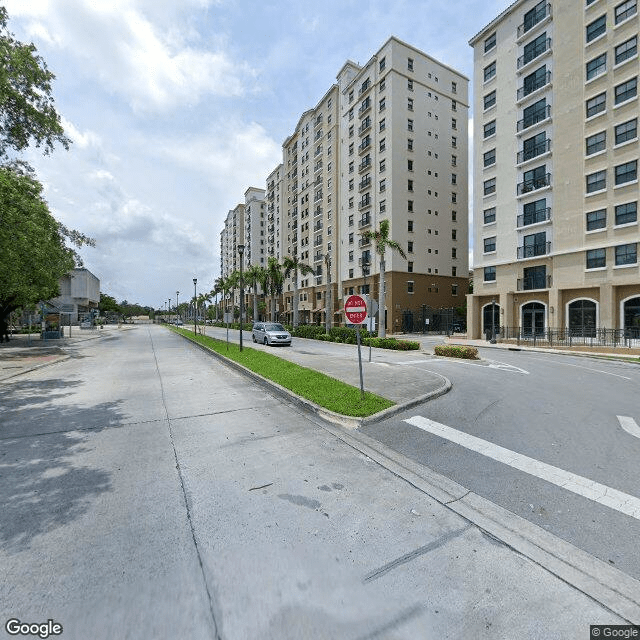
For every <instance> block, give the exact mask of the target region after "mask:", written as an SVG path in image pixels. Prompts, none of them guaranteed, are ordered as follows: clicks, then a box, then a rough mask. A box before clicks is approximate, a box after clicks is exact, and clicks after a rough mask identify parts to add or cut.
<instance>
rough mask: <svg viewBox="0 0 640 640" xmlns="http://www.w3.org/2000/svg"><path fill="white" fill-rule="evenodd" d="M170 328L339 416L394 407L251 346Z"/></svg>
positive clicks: (352, 415)
mask: <svg viewBox="0 0 640 640" xmlns="http://www.w3.org/2000/svg"><path fill="white" fill-rule="evenodd" d="M170 328H171V330H172V331H175V332H176V333H179V334H180V335H182V336H184V337H185V338H187V339H189V340H191V341H193V342H197V343H199V344H201V345H203V346H205V347H207V348H208V349H211V350H212V351H215V352H216V353H219V354H220V355H222V356H224V357H225V358H229V360H233V361H234V362H237V363H239V364H241V365H242V366H244V367H246V368H247V369H249V370H251V371H253V372H254V373H257V374H259V375H261V376H262V377H263V378H267V379H268V380H272V381H273V382H276V383H277V384H279V385H280V386H281V387H284V388H285V389H289V391H292V392H293V393H295V394H296V395H298V396H300V397H301V398H305V399H306V400H310V401H311V402H313V403H315V404H317V405H318V406H320V407H324V408H325V409H328V410H329V411H334V412H335V413H339V414H340V415H343V416H351V417H356V418H363V417H366V416H370V415H373V414H374V413H378V412H379V411H382V410H384V409H387V408H389V407H392V406H393V405H394V404H395V403H394V402H392V401H391V400H387V399H386V398H382V397H380V396H377V395H375V394H373V393H369V392H365V394H364V399H363V398H362V395H361V393H360V389H358V388H357V387H352V386H351V385H349V384H346V383H344V382H341V381H340V380H336V379H335V378H331V377H330V376H327V375H325V374H324V373H320V372H318V371H314V370H313V369H308V368H307V367H301V366H300V365H297V364H295V363H293V362H289V361H288V360H283V359H282V358H278V357H277V356H274V355H271V354H270V353H265V352H264V351H258V350H256V349H252V348H251V347H244V348H243V350H242V351H240V347H239V345H237V344H232V343H227V342H225V341H223V340H216V339H215V338H210V337H209V336H202V335H197V336H194V335H193V331H187V330H185V329H179V328H176V327H170Z"/></svg>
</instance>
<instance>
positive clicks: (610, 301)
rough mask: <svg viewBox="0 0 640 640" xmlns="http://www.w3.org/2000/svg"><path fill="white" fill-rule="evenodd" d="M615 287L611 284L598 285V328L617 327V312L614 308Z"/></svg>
mask: <svg viewBox="0 0 640 640" xmlns="http://www.w3.org/2000/svg"><path fill="white" fill-rule="evenodd" d="M615 300H616V296H615V288H614V287H613V285H611V284H601V285H600V317H599V319H598V323H599V324H598V328H600V329H617V328H619V327H618V324H620V325H622V323H618V322H617V315H618V314H617V312H616V308H615Z"/></svg>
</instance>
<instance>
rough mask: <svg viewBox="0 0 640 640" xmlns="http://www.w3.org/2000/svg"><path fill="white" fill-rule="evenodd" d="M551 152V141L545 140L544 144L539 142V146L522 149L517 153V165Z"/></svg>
mask: <svg viewBox="0 0 640 640" xmlns="http://www.w3.org/2000/svg"><path fill="white" fill-rule="evenodd" d="M549 151H551V140H550V139H549V138H547V139H546V140H545V141H544V142H540V143H539V144H537V145H535V146H533V147H531V148H529V149H523V150H522V151H518V155H517V162H518V164H520V163H522V162H526V161H527V160H531V159H532V158H537V157H538V156H541V155H542V154H543V153H547V152H549Z"/></svg>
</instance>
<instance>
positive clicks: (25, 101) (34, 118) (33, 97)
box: [0, 6, 70, 161]
mask: <svg viewBox="0 0 640 640" xmlns="http://www.w3.org/2000/svg"><path fill="white" fill-rule="evenodd" d="M7 20H8V14H7V10H6V9H5V8H4V7H2V6H0V160H2V161H4V160H5V159H6V158H7V157H8V154H9V153H10V152H11V151H12V150H13V151H16V152H20V151H23V150H24V149H26V148H27V147H28V146H29V145H30V144H35V146H36V147H43V148H44V153H45V154H49V153H51V151H53V148H54V145H55V144H56V143H60V144H61V145H62V146H63V147H64V148H65V149H68V148H69V142H70V141H69V139H68V138H67V137H66V136H65V135H64V130H63V128H62V124H61V123H60V116H59V115H58V113H57V111H56V109H55V107H54V100H53V97H52V95H51V85H52V82H53V80H54V78H55V76H54V74H53V73H51V71H49V69H48V68H47V64H46V62H45V61H44V60H43V59H42V57H40V56H39V55H37V53H36V47H35V45H33V44H23V43H22V42H19V41H18V40H16V39H15V38H14V37H13V34H12V33H10V32H9V31H8V29H7Z"/></svg>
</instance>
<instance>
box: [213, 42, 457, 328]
mask: <svg viewBox="0 0 640 640" xmlns="http://www.w3.org/2000/svg"><path fill="white" fill-rule="evenodd" d="M468 109H469V104H468V79H467V78H466V77H465V76H463V75H461V74H460V73H458V72H456V71H455V70H454V69H451V68H450V67H447V66H446V65H443V64H442V63H440V62H438V61H436V60H434V59H433V58H431V57H430V56H428V55H427V54H425V53H423V52H422V51H419V50H418V49H416V48H415V47H412V46H410V45H408V44H406V43H404V42H402V41H400V40H398V39H397V38H395V37H391V38H389V40H387V42H386V43H385V44H384V45H383V46H382V47H381V48H380V50H379V51H378V52H377V53H376V54H375V55H373V56H372V57H371V59H370V60H369V61H368V62H367V63H366V64H364V65H359V64H356V63H354V62H352V61H347V62H346V63H345V64H344V66H343V67H342V69H341V70H340V71H339V73H338V76H337V82H336V83H335V84H333V85H332V86H331V87H330V88H329V89H328V90H327V91H326V92H325V94H324V95H323V96H322V98H321V99H320V100H319V101H318V103H317V104H316V105H315V106H314V107H313V108H312V109H309V110H307V111H305V112H304V113H303V114H302V115H301V116H300V118H299V120H298V122H297V124H296V127H295V130H294V131H293V133H292V134H291V135H290V136H289V137H288V138H287V139H286V140H285V141H284V142H283V145H282V153H283V156H282V164H280V165H279V166H278V167H276V168H275V169H274V170H273V171H272V172H271V174H270V175H269V176H268V177H267V178H266V190H265V205H266V231H265V236H264V237H265V254H264V255H265V257H266V258H267V259H268V258H269V257H275V258H277V259H278V261H279V262H282V261H283V259H284V258H286V257H290V258H293V257H297V258H298V260H299V261H300V262H301V263H304V264H306V265H308V266H310V267H312V268H313V270H314V273H313V275H302V274H294V275H292V276H291V277H289V278H287V279H286V280H285V281H284V283H283V291H282V295H281V296H279V297H278V300H277V309H278V314H279V317H280V318H281V319H283V320H286V321H288V322H291V320H292V317H293V296H294V289H295V284H294V278H297V285H298V297H299V299H298V309H299V320H300V322H308V323H324V322H325V321H326V318H325V310H326V308H327V294H329V297H330V298H329V307H330V314H331V323H332V324H343V323H344V318H343V311H342V309H343V306H344V300H345V299H346V297H347V296H349V295H350V294H352V293H366V292H370V293H371V295H372V296H373V297H374V298H375V299H377V298H378V293H379V291H378V287H379V259H378V256H377V254H376V252H375V247H374V246H373V244H372V243H370V242H368V241H366V240H365V239H364V238H363V237H362V233H363V232H364V231H368V230H375V229H378V228H379V225H380V222H381V221H382V220H388V221H389V223H390V227H391V230H390V237H391V238H392V239H393V240H395V241H397V242H399V243H400V245H401V246H402V247H403V248H404V250H405V251H406V253H407V259H404V258H402V257H401V256H400V255H398V254H395V253H394V252H392V251H387V253H386V256H385V258H386V268H385V273H386V278H385V281H386V307H387V309H386V314H384V315H381V317H384V318H386V327H387V329H388V330H390V331H393V330H399V329H400V328H401V321H402V318H403V313H405V312H406V311H407V310H411V311H414V312H416V311H417V310H419V309H420V307H421V306H422V305H426V306H428V307H431V308H432V309H440V308H445V307H447V308H449V307H458V306H463V305H464V303H465V295H466V293H467V286H468V272H469V267H468V187H467V184H468V170H467V165H468V157H467V154H468V151H467V150H468V144H467V135H468ZM247 206H248V204H247V203H246V202H245V206H244V209H243V212H242V213H243V215H244V217H245V219H246V215H247V214H246V207H247ZM234 211H235V210H234ZM234 216H236V217H237V214H235V213H234V215H233V216H232V215H231V213H230V217H231V218H230V219H231V220H233V219H234ZM230 219H229V218H228V220H227V224H226V225H225V229H224V230H223V231H222V234H221V248H222V249H223V252H222V253H221V260H222V262H223V267H222V273H223V275H228V273H230V272H232V271H233V270H234V269H235V268H237V256H235V257H234V256H232V255H231V254H230V252H229V251H230V250H232V249H233V248H234V246H233V243H232V242H231V240H230V234H231V233H232V232H233V225H232V224H231V223H230ZM251 224H252V225H253V224H254V220H253V214H252V221H251ZM243 225H244V226H245V227H246V222H243ZM222 238H224V239H222ZM235 249H237V242H236V245H235ZM255 251H256V249H255V248H254V247H253V245H252V258H251V262H249V261H245V266H247V265H248V264H251V263H253V264H260V265H261V266H265V265H263V264H262V263H261V262H258V261H257V260H256V259H254V257H255V258H257V254H256V253H255ZM232 264H233V265H235V266H233V267H232V266H231V265H232ZM366 265H369V270H368V273H367V282H366V286H365V281H364V273H363V266H366Z"/></svg>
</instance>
